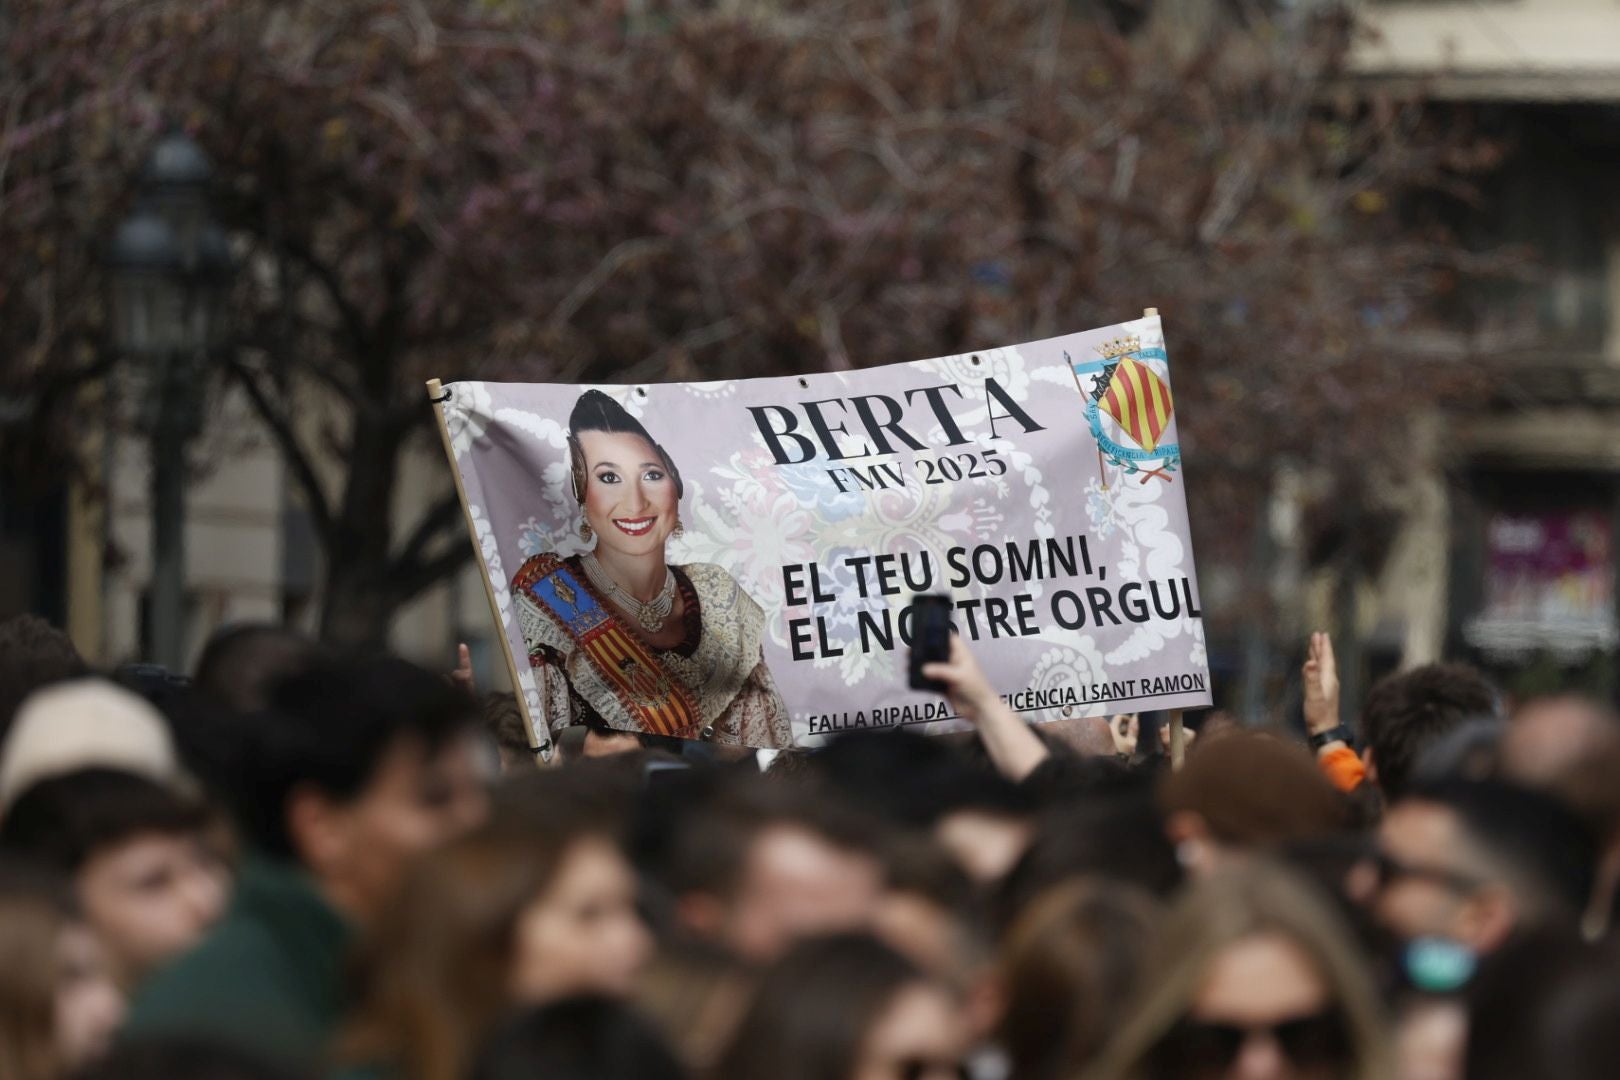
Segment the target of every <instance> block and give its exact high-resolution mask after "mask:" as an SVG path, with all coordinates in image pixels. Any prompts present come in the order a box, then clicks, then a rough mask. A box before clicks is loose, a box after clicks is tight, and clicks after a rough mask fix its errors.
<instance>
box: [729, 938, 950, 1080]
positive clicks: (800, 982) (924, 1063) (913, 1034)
mask: <svg viewBox="0 0 1620 1080" xmlns="http://www.w3.org/2000/svg"><path fill="white" fill-rule="evenodd" d="M966 1049H967V1047H966V1046H965V1045H964V1038H963V1033H962V1030H961V1024H960V1020H959V1016H958V1007H957V1002H956V999H955V997H954V996H953V995H952V993H951V992H950V991H949V990H948V989H947V988H946V987H945V986H944V985H943V984H942V983H939V982H935V981H932V980H930V979H928V978H927V977H926V976H924V975H923V974H922V972H921V971H919V970H918V969H917V968H916V967H914V966H913V965H912V964H911V963H910V962H909V961H908V960H906V959H905V958H904V957H902V956H901V955H900V954H899V953H897V952H895V951H894V950H893V949H890V948H889V947H888V946H886V945H884V944H882V943H881V942H879V941H877V940H876V939H874V938H871V937H867V936H865V935H861V934H845V935H836V936H833V937H827V938H810V939H808V940H805V941H802V942H800V943H799V944H798V945H796V946H794V948H793V949H792V950H791V951H790V952H789V953H787V954H786V955H785V956H784V957H783V958H782V959H781V960H780V961H778V962H777V963H776V964H774V965H773V966H772V967H771V968H770V969H769V970H767V971H766V972H765V975H764V977H763V978H762V979H761V980H760V984H759V988H758V990H757V991H756V993H755V995H754V999H753V1004H752V1005H751V1006H750V1007H749V1009H748V1012H747V1013H746V1014H745V1015H744V1017H743V1021H742V1025H741V1027H740V1029H739V1031H738V1035H737V1038H736V1040H735V1041H734V1042H733V1043H732V1045H731V1047H730V1049H729V1050H728V1051H727V1052H726V1054H725V1055H724V1056H723V1057H722V1058H721V1061H720V1065H719V1067H718V1068H717V1069H716V1070H715V1072H714V1077H715V1080H759V1078H761V1077H771V1078H772V1080H959V1078H960V1077H961V1075H962V1074H961V1071H960V1068H961V1058H962V1054H963V1053H964V1052H965V1051H966Z"/></svg>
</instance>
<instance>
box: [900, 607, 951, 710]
mask: <svg viewBox="0 0 1620 1080" xmlns="http://www.w3.org/2000/svg"><path fill="white" fill-rule="evenodd" d="M950 658H951V598H950V597H949V596H945V595H942V594H939V593H917V594H915V595H913V596H912V598H911V660H910V664H909V675H910V683H911V688H912V689H913V690H928V691H931V692H933V693H936V694H943V693H946V692H947V691H948V690H949V689H950V688H949V687H947V686H946V685H945V684H944V683H942V682H940V681H939V680H938V679H930V678H928V677H927V676H925V675H923V671H922V669H923V665H925V664H942V663H944V662H945V661H947V660H949V659H950Z"/></svg>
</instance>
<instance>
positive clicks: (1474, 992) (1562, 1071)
mask: <svg viewBox="0 0 1620 1080" xmlns="http://www.w3.org/2000/svg"><path fill="white" fill-rule="evenodd" d="M1468 1007H1469V1013H1470V1016H1471V1022H1470V1023H1469V1025H1468V1042H1467V1051H1466V1055H1467V1075H1468V1077H1469V1080H1518V1078H1520V1077H1526V1076H1549V1077H1550V1076H1556V1077H1558V1080H1608V1078H1609V1077H1612V1076H1613V1075H1614V1071H1615V1063H1616V1062H1617V1061H1620V955H1617V954H1616V951H1615V946H1614V943H1613V942H1609V943H1605V944H1603V945H1592V944H1588V943H1586V942H1582V941H1580V940H1578V939H1577V938H1575V937H1574V936H1573V935H1553V936H1548V935H1545V934H1541V935H1532V936H1529V937H1527V938H1525V939H1524V940H1521V941H1516V942H1513V943H1511V944H1509V945H1508V946H1507V947H1505V948H1504V949H1503V950H1502V951H1501V952H1500V953H1498V954H1497V955H1495V956H1493V957H1491V958H1490V959H1489V960H1488V961H1487V962H1486V964H1485V966H1484V967H1483V968H1482V970H1481V971H1480V973H1479V975H1478V977H1477V978H1476V979H1475V981H1474V984H1473V985H1472V986H1471V987H1470V990H1469V995H1468Z"/></svg>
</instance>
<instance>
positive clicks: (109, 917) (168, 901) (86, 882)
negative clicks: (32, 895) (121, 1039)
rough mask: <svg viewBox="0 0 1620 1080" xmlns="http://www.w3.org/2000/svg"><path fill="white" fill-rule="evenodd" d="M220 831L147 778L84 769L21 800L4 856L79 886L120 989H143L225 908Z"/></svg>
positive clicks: (183, 798) (0, 850) (7, 825)
mask: <svg viewBox="0 0 1620 1080" xmlns="http://www.w3.org/2000/svg"><path fill="white" fill-rule="evenodd" d="M211 824H213V816H212V814H211V813H210V811H209V809H208V807H207V806H206V805H204V804H203V803H202V802H200V801H198V800H196V799H194V798H191V797H189V796H187V795H183V794H180V793H179V792H177V791H174V790H172V789H171V788H169V787H166V786H164V785H162V784H159V783H157V782H155V781H153V780H151V779H148V778H147V777H144V776H138V775H136V774H134V773H128V772H122V771H119V770H116V769H104V768H92V769H80V770H78V771H76V772H71V773H66V774H64V775H61V776H53V777H51V778H49V779H46V780H41V781H39V782H38V783H36V784H34V785H33V786H31V787H29V788H28V789H27V790H26V791H24V792H23V794H22V795H21V796H19V797H18V799H17V801H16V802H15V803H13V804H12V805H11V807H10V808H9V809H8V810H7V811H6V814H5V817H4V819H0V855H4V856H6V857H8V858H15V859H18V860H22V861H25V862H28V863H31V864H33V865H36V866H41V867H46V868H49V869H50V870H52V871H54V872H56V873H60V874H62V875H64V876H66V877H68V878H70V879H71V880H72V882H73V885H74V887H75V890H76V892H77V894H78V899H79V902H80V905H81V907H82V908H83V910H84V914H85V917H86V919H87V920H88V921H89V923H90V925H91V926H93V927H94V928H95V930H96V931H97V932H98V933H99V934H100V936H101V939H102V941H103V943H104V944H105V945H106V947H107V953H108V956H109V958H110V960H111V961H112V964H113V968H114V971H115V973H116V975H117V976H118V978H119V981H120V982H122V983H123V984H124V985H126V986H133V985H135V984H136V983H137V982H138V981H139V980H140V979H142V978H144V977H145V976H146V975H147V974H148V973H150V972H151V971H152V970H154V969H155V968H156V967H157V966H158V965H159V964H161V963H163V962H164V961H166V960H169V959H170V958H172V957H174V956H175V955H177V954H178V953H180V952H181V951H183V950H184V949H187V948H189V947H190V946H192V945H193V944H195V943H196V941H197V939H198V938H199V937H201V936H202V933H203V931H205V930H206V929H207V928H208V926H209V925H210V924H211V923H212V922H213V921H214V919H215V918H216V917H217V916H218V915H219V913H220V911H221V910H222V909H223V907H224V904H225V893H226V870H225V867H224V865H223V862H222V860H221V858H220V857H219V855H218V854H217V853H216V852H215V851H214V850H212V848H211V846H210V844H209V843H208V829H209V826H210V825H211Z"/></svg>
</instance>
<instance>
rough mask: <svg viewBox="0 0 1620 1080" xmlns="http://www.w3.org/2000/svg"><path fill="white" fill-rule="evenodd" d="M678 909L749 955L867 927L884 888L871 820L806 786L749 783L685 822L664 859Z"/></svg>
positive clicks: (694, 925)
mask: <svg viewBox="0 0 1620 1080" xmlns="http://www.w3.org/2000/svg"><path fill="white" fill-rule="evenodd" d="M664 876H665V882H666V884H667V885H668V886H669V888H670V890H671V892H672V893H673V894H674V895H675V898H676V900H675V903H676V916H677V918H678V920H679V922H680V924H681V926H682V927H683V928H684V929H686V930H687V931H689V932H691V933H695V934H697V935H698V936H700V937H705V938H708V939H709V940H713V941H718V942H720V943H722V944H724V945H725V946H726V947H728V948H730V949H732V950H733V951H734V952H736V953H737V955H739V956H741V957H743V958H744V959H748V960H753V961H768V960H771V959H774V958H775V957H776V956H779V955H780V954H781V953H782V952H783V951H784V950H785V949H786V948H787V947H788V946H789V945H791V944H792V943H793V942H794V941H795V940H796V939H798V938H801V937H805V936H808V935H811V934H818V933H827V932H832V931H837V930H847V929H853V928H857V927H865V926H867V925H869V924H870V922H871V920H872V918H873V915H874V914H875V913H876V911H877V908H878V905H879V902H880V901H881V899H882V896H883V866H882V863H881V862H880V861H879V859H878V857H877V855H876V853H875V850H874V848H873V847H872V837H871V832H870V827H869V826H868V824H867V823H866V822H865V821H864V819H860V818H851V817H848V816H846V815H845V814H843V813H840V812H839V811H838V810H837V809H836V808H835V806H834V805H833V804H831V803H828V802H825V801H821V800H817V799H814V798H812V797H810V796H807V795H806V794H804V793H801V792H792V791H788V790H781V791H774V790H771V789H769V788H764V787H755V786H749V787H748V788H746V789H744V790H738V791H735V792H730V793H727V794H726V795H724V796H722V797H720V798H717V799H716V800H714V801H713V802H712V803H711V805H709V806H707V807H706V808H704V809H703V810H701V811H699V812H697V813H695V814H694V815H693V816H692V818H691V819H690V820H688V821H686V822H684V823H683V825H682V826H681V827H680V828H679V830H678V832H677V834H676V836H675V837H674V839H673V843H672V850H671V852H670V853H669V856H668V858H667V860H666V865H665V867H664Z"/></svg>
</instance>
